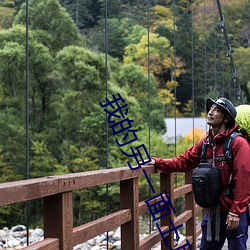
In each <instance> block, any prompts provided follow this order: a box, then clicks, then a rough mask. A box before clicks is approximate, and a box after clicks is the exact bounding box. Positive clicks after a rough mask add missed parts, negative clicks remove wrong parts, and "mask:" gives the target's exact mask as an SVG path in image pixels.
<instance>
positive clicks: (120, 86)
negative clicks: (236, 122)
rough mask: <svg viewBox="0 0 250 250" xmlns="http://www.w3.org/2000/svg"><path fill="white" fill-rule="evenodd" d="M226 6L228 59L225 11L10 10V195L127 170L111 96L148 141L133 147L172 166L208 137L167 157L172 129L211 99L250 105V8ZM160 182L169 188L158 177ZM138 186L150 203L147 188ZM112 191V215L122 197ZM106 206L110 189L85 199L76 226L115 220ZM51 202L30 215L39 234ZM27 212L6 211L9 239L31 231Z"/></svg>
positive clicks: (2, 88) (5, 68)
mask: <svg viewBox="0 0 250 250" xmlns="http://www.w3.org/2000/svg"><path fill="white" fill-rule="evenodd" d="M220 2H221V6H222V10H223V15H224V19H225V24H226V31H227V36H228V40H229V43H230V50H229V48H228V46H227V44H226V41H225V37H224V35H223V32H222V31H221V29H222V26H221V24H222V23H221V21H222V20H221V19H220V16H219V12H218V6H217V2H216V1H215V0H193V1H190V0H179V1H172V0H171V1H170V0H151V1H150V0H148V1H142V0H134V1H133V0H61V1H59V0H39V1H35V0H29V1H24V0H2V1H1V2H0V166H1V168H0V181H1V183H3V182H9V181H16V180H22V179H25V178H37V177H43V176H50V175H60V174H67V173H76V172H82V171H91V170H97V169H105V168H116V167H123V166H127V161H128V159H127V157H126V156H125V155H123V154H122V153H121V150H123V151H125V152H129V150H130V146H131V145H128V144H126V145H124V146H122V149H121V148H119V147H118V146H117V143H116V141H115V137H114V136H112V129H111V128H108V127H107V114H106V113H105V111H104V108H103V107H101V105H100V102H101V103H105V102H106V101H105V100H106V99H105V98H112V95H113V94H115V95H117V93H119V94H120V95H121V96H122V98H123V99H124V100H125V102H126V104H127V105H128V108H129V119H131V120H132V121H133V129H136V130H138V133H137V135H138V140H137V141H136V142H135V143H133V146H137V145H141V144H144V145H146V147H147V148H148V149H150V155H151V156H159V157H165V158H168V157H173V156H175V155H176V154H180V153H182V152H183V151H184V150H185V149H186V148H187V147H188V146H191V145H192V143H193V141H194V140H197V139H199V138H200V136H201V133H200V132H199V131H196V133H195V138H192V134H193V133H192V132H190V133H191V134H188V135H186V136H185V137H183V138H178V141H177V146H176V145H169V144H168V143H167V142H164V141H163V140H162V135H163V134H164V133H165V132H166V126H165V123H164V118H166V117H204V116H205V113H204V111H205V99H206V98H207V97H212V98H216V97H220V96H225V97H227V98H229V99H231V100H232V101H233V102H234V104H235V105H238V104H241V103H249V101H250V93H249V92H250V81H249V79H250V71H249V64H250V61H249V57H250V47H249V44H250V20H249V19H250V2H249V1H248V0H238V1H233V0H221V1H220ZM27 9H28V12H27ZM27 13H28V14H27ZM27 20H28V22H27ZM223 21H224V20H223ZM229 53H231V54H230V55H233V59H234V65H235V68H236V69H237V76H236V75H234V74H233V73H234V72H233V71H232V64H231V63H230V61H229V60H228V56H229ZM27 86H28V87H27ZM239 87H240V90H241V92H240V93H239ZM149 118H150V119H149ZM27 135H28V137H27ZM123 136H124V134H120V135H119V137H118V138H119V139H121V138H122V137H123ZM127 140H128V141H129V140H131V138H128V139H127ZM27 152H28V155H27ZM27 162H28V163H27ZM133 163H135V162H133ZM131 164H132V163H131ZM27 166H28V169H27ZM152 182H153V183H155V185H156V186H157V185H159V181H158V179H157V176H156V177H154V178H153V180H152ZM180 183H181V178H177V179H176V185H179V184H180ZM140 184H141V185H140V194H141V197H140V199H142V200H143V199H145V197H146V196H145V195H146V192H145V190H148V183H147V181H146V180H145V178H142V179H141V180H140ZM108 190H109V191H108V197H109V205H108V206H109V211H110V212H112V211H115V210H116V209H117V208H118V207H119V194H118V190H119V186H118V185H117V184H112V185H110V186H109V187H108ZM106 194H107V187H105V186H103V187H96V188H92V189H88V190H80V191H76V192H75V193H74V208H75V210H74V213H75V216H74V219H75V225H78V224H82V223H83V222H86V221H89V220H92V219H96V218H98V217H100V216H101V215H103V214H104V213H106V209H107V204H106ZM41 202H42V201H40V200H39V201H34V202H32V203H31V204H30V223H31V224H32V225H34V226H36V225H37V224H38V225H40V226H42V221H41V218H42V216H41V213H42V206H41ZM178 206H181V205H180V204H179V205H178ZM24 209H25V204H19V205H15V206H5V207H0V227H1V228H2V227H4V226H11V225H15V224H19V223H20V222H21V221H24V220H25V213H24ZM13 214H15V216H13Z"/></svg>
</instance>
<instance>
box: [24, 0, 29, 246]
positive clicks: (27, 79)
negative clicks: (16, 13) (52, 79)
mask: <svg viewBox="0 0 250 250" xmlns="http://www.w3.org/2000/svg"><path fill="white" fill-rule="evenodd" d="M25 37H26V45H25V64H26V65H25V71H26V76H25V78H26V103H25V108H26V111H25V113H26V119H25V125H26V174H25V179H29V0H26V35H25ZM25 204H26V206H25V214H26V230H27V233H26V234H27V236H26V237H27V245H29V210H30V203H29V202H26V203H25Z"/></svg>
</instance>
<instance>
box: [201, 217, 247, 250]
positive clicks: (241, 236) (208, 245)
mask: <svg viewBox="0 0 250 250" xmlns="http://www.w3.org/2000/svg"><path fill="white" fill-rule="evenodd" d="M227 214H228V213H221V215H220V241H219V242H217V241H215V240H214V239H215V221H214V219H215V215H212V216H211V224H212V241H206V237H207V217H208V215H207V213H206V214H205V216H204V218H203V220H202V223H201V227H202V238H201V248H200V250H221V249H222V247H223V245H224V243H225V240H226V238H227V240H228V250H247V246H246V242H247V238H248V219H247V212H244V213H243V214H242V215H241V217H240V223H239V226H238V227H237V228H236V229H234V230H228V229H227V225H226V219H227Z"/></svg>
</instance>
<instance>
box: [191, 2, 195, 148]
mask: <svg viewBox="0 0 250 250" xmlns="http://www.w3.org/2000/svg"><path fill="white" fill-rule="evenodd" d="M191 26H192V28H191V30H192V100H193V101H192V102H193V103H192V113H193V144H194V139H195V138H194V135H195V133H194V117H195V110H194V101H195V100H194V98H195V96H194V94H195V93H194V11H193V0H191Z"/></svg>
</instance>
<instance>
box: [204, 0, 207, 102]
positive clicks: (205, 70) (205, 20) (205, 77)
mask: <svg viewBox="0 0 250 250" xmlns="http://www.w3.org/2000/svg"><path fill="white" fill-rule="evenodd" d="M206 22H207V16H206V0H204V89H205V92H204V93H205V97H207V39H206V32H207V31H206Z"/></svg>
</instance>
